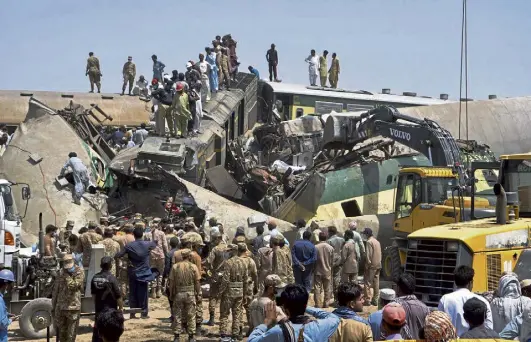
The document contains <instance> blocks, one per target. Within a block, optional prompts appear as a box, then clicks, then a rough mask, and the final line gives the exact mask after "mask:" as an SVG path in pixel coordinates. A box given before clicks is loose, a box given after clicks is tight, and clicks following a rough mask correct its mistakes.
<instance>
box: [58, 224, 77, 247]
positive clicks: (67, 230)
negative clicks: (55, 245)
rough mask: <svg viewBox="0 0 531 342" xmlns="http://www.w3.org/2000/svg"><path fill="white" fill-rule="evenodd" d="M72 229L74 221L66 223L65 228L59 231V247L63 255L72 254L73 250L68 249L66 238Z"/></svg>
mask: <svg viewBox="0 0 531 342" xmlns="http://www.w3.org/2000/svg"><path fill="white" fill-rule="evenodd" d="M73 229H74V221H72V220H68V221H66V226H65V227H64V228H61V229H60V230H59V246H60V247H61V248H62V250H63V251H64V252H65V253H73V252H74V250H72V249H71V248H70V244H69V243H68V238H69V237H70V235H72V230H73Z"/></svg>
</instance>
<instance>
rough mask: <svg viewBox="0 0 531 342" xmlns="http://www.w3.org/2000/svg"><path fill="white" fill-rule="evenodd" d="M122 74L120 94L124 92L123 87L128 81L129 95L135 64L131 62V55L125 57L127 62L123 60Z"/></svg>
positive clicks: (131, 89)
mask: <svg viewBox="0 0 531 342" xmlns="http://www.w3.org/2000/svg"><path fill="white" fill-rule="evenodd" d="M122 75H123V77H124V84H123V86H122V95H124V93H125V87H126V86H127V83H129V95H131V91H133V85H134V83H135V76H136V65H135V63H133V57H131V56H129V57H127V62H125V64H124V67H123V68H122Z"/></svg>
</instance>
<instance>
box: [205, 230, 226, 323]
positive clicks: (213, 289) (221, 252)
mask: <svg viewBox="0 0 531 342" xmlns="http://www.w3.org/2000/svg"><path fill="white" fill-rule="evenodd" d="M210 240H211V241H210V242H211V244H212V246H214V247H213V248H212V249H211V250H210V253H209V254H208V258H207V260H206V265H207V267H208V269H209V270H210V273H211V274H212V275H211V278H210V296H209V298H208V313H209V320H208V323H207V324H208V325H210V326H213V325H214V314H215V311H216V307H217V306H218V303H219V299H220V295H221V294H220V292H219V286H220V283H221V278H222V275H223V274H222V271H223V265H224V263H225V253H226V250H227V244H226V243H225V242H224V241H223V239H222V237H221V234H220V232H219V230H217V231H216V230H213V231H212V233H211V235H210Z"/></svg>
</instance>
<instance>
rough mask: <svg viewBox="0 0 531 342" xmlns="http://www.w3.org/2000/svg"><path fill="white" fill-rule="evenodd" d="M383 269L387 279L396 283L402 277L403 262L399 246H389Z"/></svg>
mask: <svg viewBox="0 0 531 342" xmlns="http://www.w3.org/2000/svg"><path fill="white" fill-rule="evenodd" d="M382 271H383V276H384V278H385V279H386V280H391V281H394V282H395V283H396V282H397V281H398V278H400V275H401V274H402V263H401V262H400V253H399V251H398V246H389V247H387V248H386V249H385V254H384V265H383V267H382Z"/></svg>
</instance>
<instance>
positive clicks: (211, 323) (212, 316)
mask: <svg viewBox="0 0 531 342" xmlns="http://www.w3.org/2000/svg"><path fill="white" fill-rule="evenodd" d="M214 324H215V323H214V314H210V319H209V320H208V322H207V323H206V325H208V326H211V327H213V326H214Z"/></svg>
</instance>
